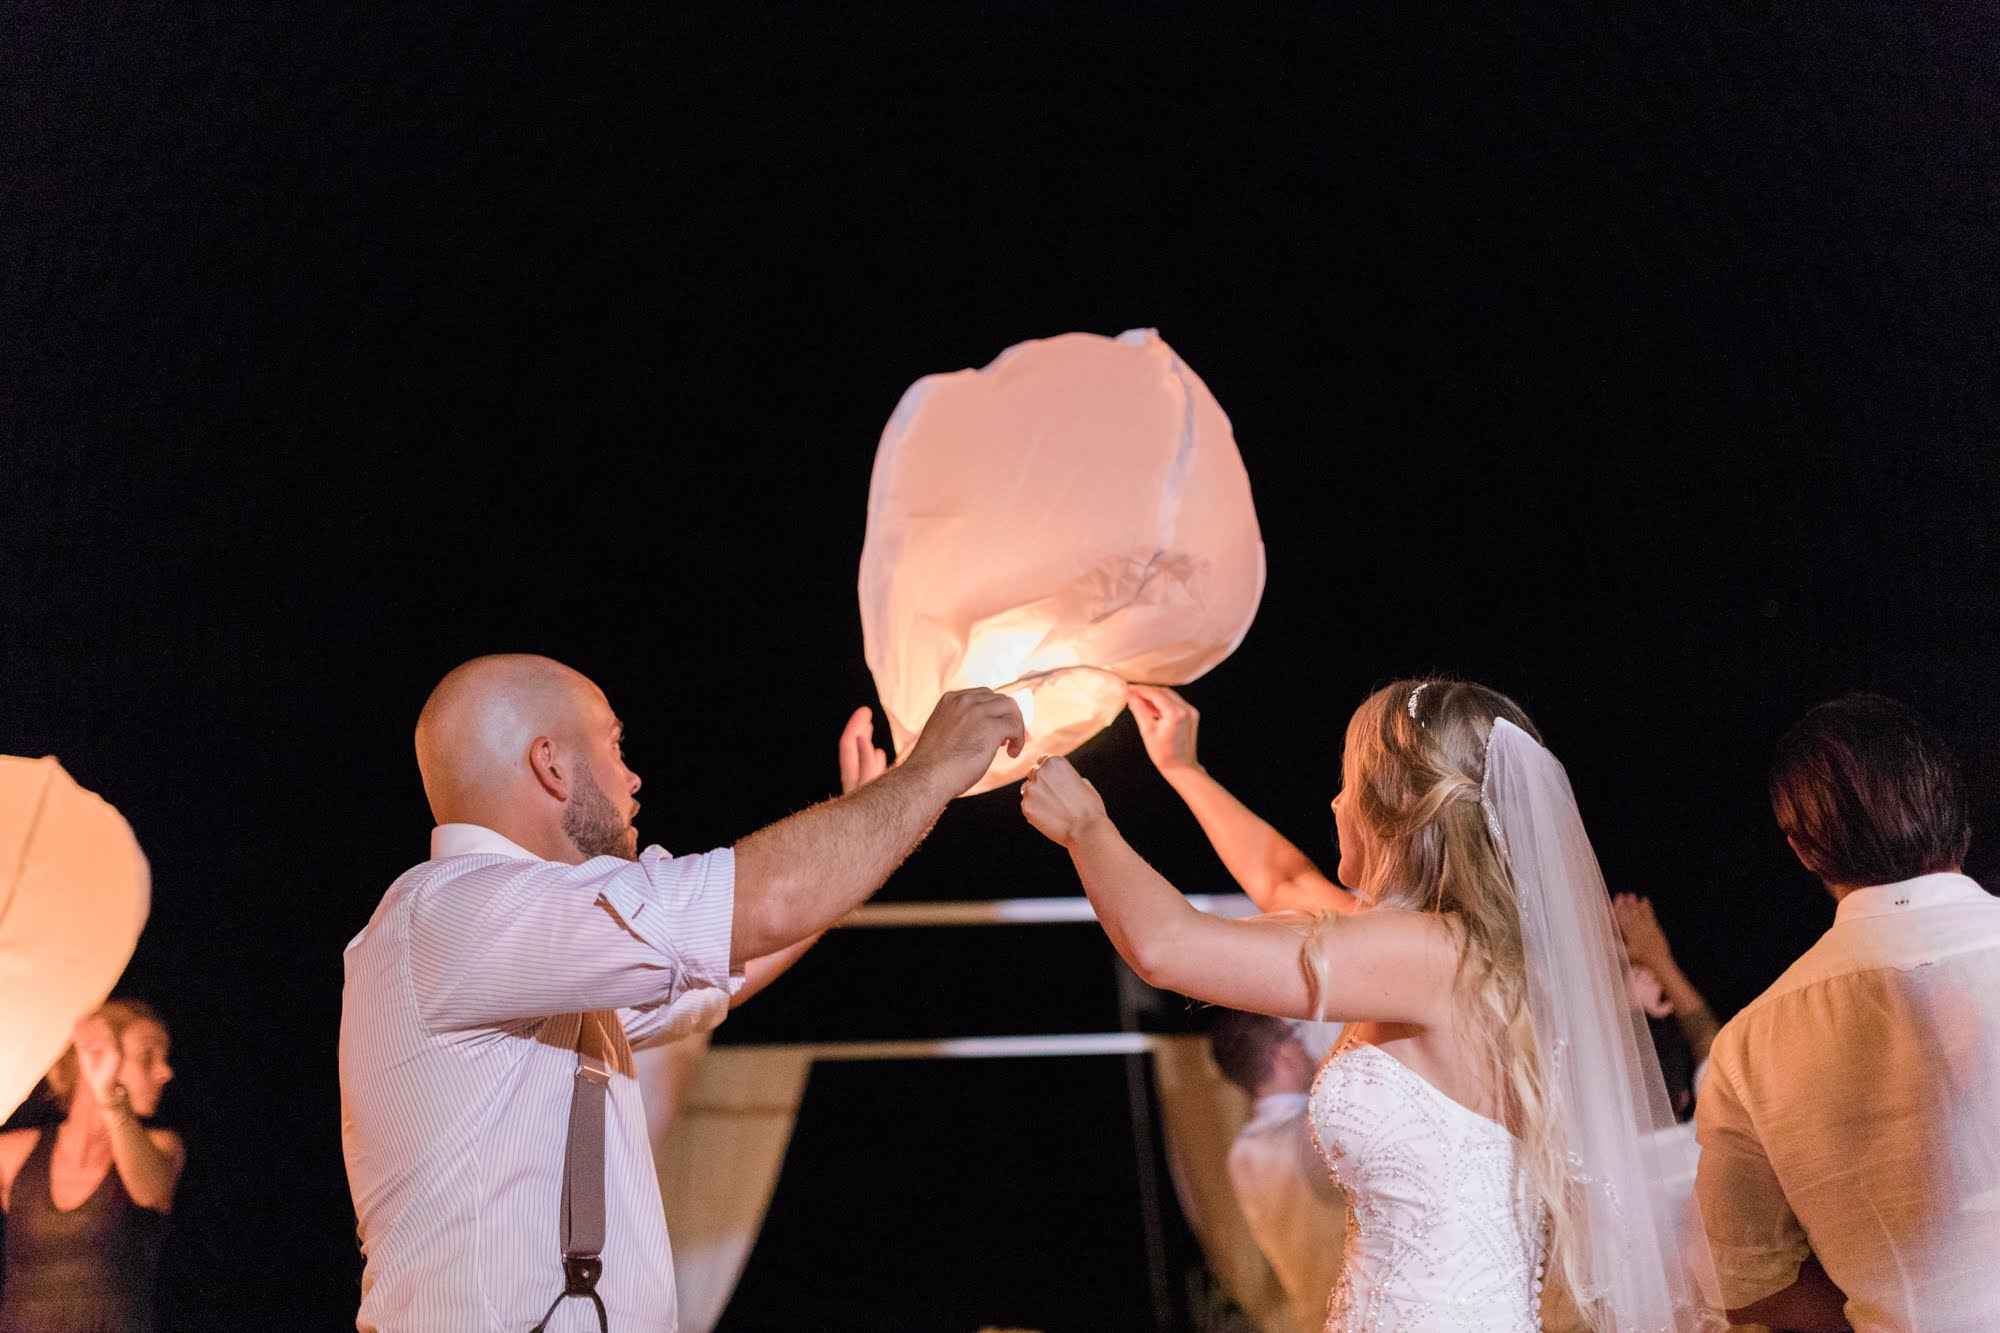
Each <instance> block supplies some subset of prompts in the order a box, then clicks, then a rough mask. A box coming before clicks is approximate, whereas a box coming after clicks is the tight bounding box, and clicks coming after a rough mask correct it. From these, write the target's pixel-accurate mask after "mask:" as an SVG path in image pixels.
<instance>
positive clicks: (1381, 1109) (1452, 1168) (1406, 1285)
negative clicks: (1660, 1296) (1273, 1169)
mask: <svg viewBox="0 0 2000 1333" xmlns="http://www.w3.org/2000/svg"><path fill="white" fill-rule="evenodd" d="M1309 1115H1310V1123H1311V1125H1312V1133H1313V1140H1314V1142H1315V1143H1316V1144H1317V1145H1318V1147H1319V1151H1320V1155H1321V1156H1322V1157H1324V1158H1325V1159H1326V1163H1327V1166H1328V1167H1330V1168H1331V1169H1332V1171H1333V1174H1334V1176H1335V1178H1336V1179H1338V1180H1339V1182H1340V1184H1341V1187H1342V1188H1343V1189H1345V1190H1346V1191H1347V1198H1348V1205H1349V1208H1350V1210H1351V1211H1350V1214H1349V1221H1348V1227H1347V1258H1346V1262H1345V1264H1344V1266H1343V1267H1342V1270H1341V1277H1340V1283H1339V1285H1338V1286H1336V1287H1335V1288H1334V1292H1333V1298H1332V1300H1331V1302H1330V1303H1329V1306H1328V1310H1327V1319H1326V1329H1327V1330H1328V1333H1360V1331H1361V1330H1364V1329H1365V1330H1368V1333H1376V1331H1377V1330H1381V1331H1382V1333H1391V1331H1398V1333H1400V1331H1402V1330H1408V1331H1409V1333H1536V1330H1538V1329H1540V1327H1541V1319H1540V1312H1539V1311H1540V1300H1541V1286H1542V1279H1541V1265H1542V1253H1541V1246H1542V1226H1541V1209H1540V1207H1539V1205H1538V1204H1537V1203H1536V1202H1535V1200H1534V1199H1533V1198H1532V1197H1531V1195H1530V1192H1529V1190H1528V1189H1527V1185H1526V1177H1525V1175H1524V1174H1523V1173H1522V1172H1519V1171H1517V1170H1516V1169H1515V1139H1514V1136H1513V1135H1512V1134H1510V1133H1508V1132H1507V1130H1506V1129H1505V1128H1504V1127H1502V1126H1501V1125H1500V1124H1498V1123H1497V1122H1495V1121H1492V1120H1489V1119H1487V1118H1486V1117H1485V1116H1483V1115H1480V1114H1478V1113H1477V1112H1475V1111H1472V1110H1470V1109H1468V1108H1467V1107H1465V1106H1462V1105H1460V1104H1459V1103H1458V1102H1456V1101H1453V1100H1452V1099H1451V1098H1450V1097H1447V1096H1446V1095H1445V1094H1444V1093H1442V1092H1440V1091H1438V1089H1437V1088H1435V1087H1433V1086H1432V1085H1431V1084H1430V1083H1429V1082H1428V1081H1427V1080H1425V1079H1424V1078H1423V1076H1422V1075H1420V1074H1418V1073H1416V1072H1415V1071H1414V1070H1412V1069H1410V1068H1409V1067H1408V1066H1406V1065H1404V1064H1403V1063H1402V1062H1401V1061H1400V1060H1398V1059H1396V1057H1395V1056H1393V1055H1390V1054H1389V1053H1388V1052H1387V1051H1384V1050H1383V1049H1381V1048H1380V1047H1379V1046H1374V1045H1371V1044H1369V1043H1367V1042H1365V1041H1359V1040H1353V1041H1347V1042H1343V1043H1341V1045H1340V1046H1338V1047H1337V1048H1336V1049H1335V1050H1334V1053H1333V1055H1332V1056H1331V1057H1329V1058H1328V1060H1327V1061H1326V1063H1325V1064H1324V1065H1322V1066H1320V1071H1319V1076H1318V1077H1317V1078H1315V1079H1314V1080H1313V1088H1312V1099H1311V1102H1310V1103H1309Z"/></svg>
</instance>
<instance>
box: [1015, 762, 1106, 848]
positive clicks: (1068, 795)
mask: <svg viewBox="0 0 2000 1333" xmlns="http://www.w3.org/2000/svg"><path fill="white" fill-rule="evenodd" d="M1021 813H1022V814H1023V815H1025V816H1027V819H1028V822H1029V823H1030V824H1033V825H1034V826H1035V829H1036V831H1037V832H1039V833H1040V834H1041V835H1042V836H1043V837H1045V838H1047V839H1048V840H1049V841H1051V842H1056V843H1061V844H1062V845H1063V846H1065V847H1073V846H1075V845H1076V843H1077V840H1078V839H1079V838H1081V837H1082V836H1083V835H1084V833H1085V832H1086V831H1088V830H1089V829H1090V828H1091V826H1092V825H1094V824H1099V823H1102V822H1103V821H1104V820H1105V819H1106V818H1107V816H1106V815H1105V813H1104V798H1103V797H1101V796H1099V795H1098V794H1097V788H1095V787H1093V786H1091V785H1090V783H1088V782H1087V781H1085V780H1084V777H1083V775H1082V774H1081V773H1079V772H1077V771H1076V769H1074V768H1072V767H1071V766H1070V762H1069V760H1067V759H1059V758H1050V759H1044V760H1043V761H1042V762H1041V763H1040V764H1039V765H1037V766H1036V768H1035V771H1034V772H1033V773H1030V774H1029V775H1028V780H1027V781H1026V782H1023V783H1022V784H1021Z"/></svg>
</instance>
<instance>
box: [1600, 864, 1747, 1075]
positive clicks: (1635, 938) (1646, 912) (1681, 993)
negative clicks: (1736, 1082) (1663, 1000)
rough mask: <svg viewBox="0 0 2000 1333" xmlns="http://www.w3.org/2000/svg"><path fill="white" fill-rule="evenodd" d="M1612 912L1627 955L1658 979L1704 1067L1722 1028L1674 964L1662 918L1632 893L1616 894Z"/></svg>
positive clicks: (1698, 1064) (1696, 1060)
mask: <svg viewBox="0 0 2000 1333" xmlns="http://www.w3.org/2000/svg"><path fill="white" fill-rule="evenodd" d="M1611 911H1612V915H1613V916H1615V917H1616V918H1617V920H1618V929H1619V932H1620V933H1621V934H1623V935H1624V937H1625V953H1626V956H1627V957H1629V958H1630V959H1631V960H1632V963H1633V965H1634V966H1635V967H1643V968H1645V969H1646V970H1647V971H1649V972H1651V973H1652V974H1653V975H1654V976H1655V977H1658V978H1659V981H1660V989H1661V990H1662V991H1663V992H1664V993H1665V994H1666V997H1667V1003H1669V1004H1671V1005H1673V1007H1674V1020H1675V1021H1676V1022H1677V1023H1679V1024H1680V1027H1681V1032H1682V1033H1683V1034H1684V1035H1685V1036H1686V1037H1687V1041H1688V1047H1689V1049H1690V1050H1692V1051H1693V1052H1694V1067H1695V1068H1696V1069H1699V1068H1701V1062H1702V1061H1704V1060H1706V1059H1708V1053H1709V1050H1710V1049H1711V1048H1713V1047H1714V1045H1715V1034H1716V1033H1717V1032H1720V1031H1721V1030H1722V1025H1721V1024H1720V1023H1718V1022H1716V1021H1715V1012H1714V1011H1713V1010H1711V1009H1710V1008H1709V1007H1708V1001H1707V1000H1704V999H1703V998H1702V997H1701V992H1700V991H1698V990H1696V989H1695V988H1694V983H1693V982H1691V981H1689V980H1688V979H1687V974H1686V973H1684V972H1682V971H1681V969H1680V965H1679V964H1678V963H1676V962H1675V961H1674V951H1673V949H1672V948H1671V947H1669V946H1668V944H1667V933H1666V932H1665V931H1664V930H1661V929H1660V922H1659V918H1657V917H1655V916H1654V915H1653V904H1652V902H1651V900H1649V899H1646V898H1641V897H1639V896H1638V895H1636V894H1631V893H1620V894H1616V895H1614V896H1613V897H1612V900H1611Z"/></svg>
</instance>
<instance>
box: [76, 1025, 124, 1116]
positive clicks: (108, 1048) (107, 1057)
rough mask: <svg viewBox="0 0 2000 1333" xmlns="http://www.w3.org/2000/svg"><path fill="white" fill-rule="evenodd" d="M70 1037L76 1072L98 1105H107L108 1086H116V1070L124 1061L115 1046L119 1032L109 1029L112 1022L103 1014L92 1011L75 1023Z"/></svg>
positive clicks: (109, 1092) (109, 1099)
mask: <svg viewBox="0 0 2000 1333" xmlns="http://www.w3.org/2000/svg"><path fill="white" fill-rule="evenodd" d="M70 1040H71V1041H73V1042H74V1043H76V1063H77V1072H78V1073H79V1074H80V1075H81V1077H82V1079H83V1084H84V1086H85V1087H87V1088H89V1089H90V1093H91V1095H92V1096H93V1097H95V1098H97V1104H98V1105H99V1106H109V1105H110V1104H111V1089H112V1088H113V1087H114V1086H116V1084H117V1082H118V1071H119V1069H120V1068H121V1067H122V1066H123V1065H124V1063H125V1053H124V1051H122V1050H120V1049H119V1046H118V1034H117V1033H115V1032H113V1031H112V1030H111V1024H110V1023H109V1022H108V1021H106V1020H105V1019H104V1017H103V1016H102V1015H99V1014H92V1015H91V1016H89V1017H88V1018H84V1019H80V1020H79V1021H78V1022H77V1025H76V1031H75V1032H74V1033H72V1034H71V1036H70Z"/></svg>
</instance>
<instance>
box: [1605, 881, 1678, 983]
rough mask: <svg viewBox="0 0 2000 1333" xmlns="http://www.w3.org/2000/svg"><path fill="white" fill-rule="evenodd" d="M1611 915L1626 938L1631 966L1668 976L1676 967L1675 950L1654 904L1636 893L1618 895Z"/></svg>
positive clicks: (1620, 932)
mask: <svg viewBox="0 0 2000 1333" xmlns="http://www.w3.org/2000/svg"><path fill="white" fill-rule="evenodd" d="M1611 915H1612V918H1613V919H1614V920H1616V921H1617V922H1618V933H1619V934H1621V935H1623V936H1624V937H1625V956H1626V957H1627V958H1629V959H1630V960H1631V961H1632V965H1633V966H1634V967H1643V968H1645V969H1646V970H1647V971H1649V972H1651V973H1653V974H1654V975H1655V976H1665V975H1666V974H1667V972H1668V970H1669V969H1671V968H1672V967H1673V965H1674V951H1673V950H1672V949H1671V948H1670V947H1668V945H1667V933H1666V932H1665V931H1664V930H1661V929H1660V922H1659V918H1657V917H1655V916H1654V915H1653V904H1652V901H1651V900H1650V899H1647V898H1641V897H1639V896H1638V895H1637V894H1634V893H1620V894H1616V895H1614V896H1613V897H1612V899H1611Z"/></svg>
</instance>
